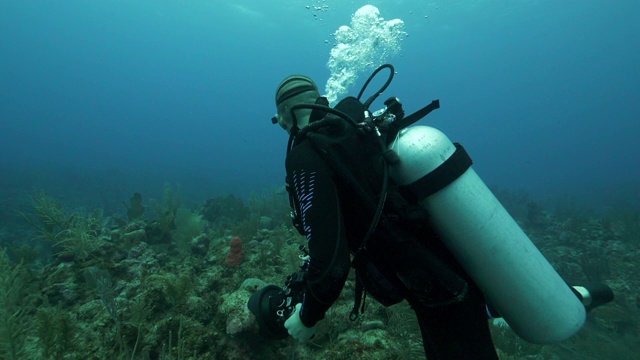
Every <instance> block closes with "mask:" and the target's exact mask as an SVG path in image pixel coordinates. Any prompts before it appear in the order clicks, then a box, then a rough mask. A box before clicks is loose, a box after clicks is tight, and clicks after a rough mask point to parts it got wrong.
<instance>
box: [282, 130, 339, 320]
mask: <svg viewBox="0 0 640 360" xmlns="http://www.w3.org/2000/svg"><path fill="white" fill-rule="evenodd" d="M286 165H287V174H288V176H289V178H290V179H291V182H292V184H291V186H292V187H293V189H294V191H295V196H296V198H297V201H298V202H299V209H300V211H301V213H302V214H301V215H302V224H303V226H304V229H305V236H306V238H307V244H308V248H309V267H308V270H307V285H306V290H305V296H304V300H303V303H302V309H301V313H300V318H301V320H302V322H303V324H304V325H305V326H308V327H311V326H313V325H315V324H316V323H317V322H318V321H319V320H321V319H322V318H323V317H324V314H325V312H326V311H327V310H328V309H329V307H331V305H332V304H333V302H334V301H335V300H336V299H337V298H338V295H339V294H340V292H341V291H342V287H343V286H344V283H345V281H346V278H347V275H348V273H349V267H350V258H349V248H348V245H347V240H346V236H345V231H344V224H343V220H342V214H341V211H340V202H339V199H338V192H337V189H336V185H335V183H334V181H333V178H332V173H331V170H330V169H329V168H328V166H327V165H326V164H325V163H324V162H323V161H322V159H321V158H320V156H318V155H317V153H316V152H315V151H314V150H313V149H312V147H311V146H310V144H309V143H308V142H303V143H301V144H299V145H298V146H296V147H295V148H294V149H293V150H292V151H291V152H290V153H289V155H288V156H287V162H286Z"/></svg>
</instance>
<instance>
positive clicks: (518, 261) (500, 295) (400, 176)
mask: <svg viewBox="0 0 640 360" xmlns="http://www.w3.org/2000/svg"><path fill="white" fill-rule="evenodd" d="M390 149H393V150H394V151H395V152H396V153H397V154H398V156H399V157H400V161H399V162H397V163H396V164H393V165H391V167H390V175H391V178H392V179H393V180H394V181H396V182H397V183H398V184H399V185H400V186H402V187H403V193H405V194H406V195H407V196H408V197H411V198H413V199H414V200H416V201H418V203H419V204H420V205H421V206H422V207H423V208H424V209H426V210H427V212H428V213H429V214H430V218H431V223H432V224H433V226H434V227H435V229H436V231H437V232H438V233H439V234H440V235H441V238H442V241H443V242H444V243H445V245H446V246H447V248H448V249H449V250H450V251H451V252H452V253H453V254H454V256H455V257H456V258H457V260H458V261H459V262H460V264H461V265H462V266H463V267H464V269H465V270H466V271H467V273H468V274H469V275H470V276H471V278H472V279H473V280H474V281H475V283H476V284H477V285H478V286H479V287H480V289H482V291H483V292H484V294H485V297H486V298H487V302H488V303H490V304H491V306H493V307H494V308H495V309H496V310H497V311H498V312H499V313H500V315H501V316H502V317H503V318H504V319H505V321H506V322H507V323H508V324H509V326H510V327H511V328H512V329H513V330H514V331H515V332H516V334H518V336H520V337H521V338H523V339H524V340H526V341H529V342H532V343H537V344H548V343H554V342H558V341H562V340H565V339H567V338H569V337H570V336H572V335H574V334H575V333H576V332H577V331H578V330H579V329H580V328H581V327H582V325H583V324H584V322H585V318H586V311H585V307H584V306H583V304H582V302H581V301H580V300H579V299H578V297H576V296H575V295H574V293H573V291H572V290H571V288H570V287H569V286H568V285H567V284H566V283H565V282H564V280H562V278H561V277H560V275H558V273H557V272H556V271H555V269H554V268H553V267H552V266H551V264H550V263H549V262H548V261H547V259H545V257H544V256H543V255H542V253H540V251H539V250H538V249H537V248H536V246H535V245H534V244H533V243H532V242H531V240H530V239H529V238H528V237H527V235H526V234H525V233H524V232H523V231H522V229H521V228H520V226H519V225H518V224H517V223H516V221H515V220H514V219H513V218H512V217H511V215H509V213H508V212H507V211H506V210H505V208H504V207H503V206H502V204H500V202H499V201H498V199H496V197H495V196H494V195H493V194H492V193H491V191H490V190H489V188H488V187H487V186H486V185H485V184H484V182H483V181H482V179H480V177H479V176H478V174H476V172H475V171H474V170H473V168H472V167H471V161H470V159H469V158H468V156H467V155H466V152H464V149H463V148H462V147H461V146H459V145H454V144H453V143H452V142H451V141H450V140H449V139H448V138H447V136H446V135H445V134H443V133H442V132H440V131H439V130H437V129H434V128H432V127H428V126H413V127H410V128H407V129H404V130H401V131H400V133H399V134H398V137H397V138H396V139H395V140H394V141H393V142H392V143H391V145H390ZM433 174H437V175H438V176H434V175H433ZM443 177H448V179H445V180H443Z"/></svg>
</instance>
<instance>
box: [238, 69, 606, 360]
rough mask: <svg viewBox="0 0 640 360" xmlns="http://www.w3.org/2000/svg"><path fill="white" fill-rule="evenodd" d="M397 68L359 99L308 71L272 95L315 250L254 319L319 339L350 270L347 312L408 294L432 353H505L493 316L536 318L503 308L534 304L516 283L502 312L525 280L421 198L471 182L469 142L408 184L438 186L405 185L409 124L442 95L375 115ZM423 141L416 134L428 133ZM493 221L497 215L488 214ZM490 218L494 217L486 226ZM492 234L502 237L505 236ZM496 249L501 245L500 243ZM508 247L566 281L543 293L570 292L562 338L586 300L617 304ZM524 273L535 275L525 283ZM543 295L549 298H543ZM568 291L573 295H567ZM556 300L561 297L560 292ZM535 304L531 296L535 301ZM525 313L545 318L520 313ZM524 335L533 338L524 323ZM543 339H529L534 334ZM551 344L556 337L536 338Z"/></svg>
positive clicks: (272, 331)
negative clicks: (330, 88) (352, 290)
mask: <svg viewBox="0 0 640 360" xmlns="http://www.w3.org/2000/svg"><path fill="white" fill-rule="evenodd" d="M383 69H389V71H390V76H389V78H388V80H387V82H386V83H385V84H384V86H383V87H382V88H381V89H380V90H379V91H377V92H376V93H375V95H374V96H372V97H371V98H369V99H368V100H367V101H365V102H364V103H363V102H361V101H360V97H361V96H362V94H363V93H364V90H365V88H366V87H367V85H368V84H369V82H370V81H371V80H372V78H373V77H374V76H375V75H376V74H377V73H378V72H379V71H381V70H383ZM393 74H394V69H393V67H392V66H391V65H388V64H387V65H383V66H381V67H380V68H378V69H377V70H376V71H375V72H374V73H373V74H372V75H371V77H370V78H369V80H367V82H366V84H365V85H364V87H363V89H362V90H361V91H360V94H359V95H358V97H357V98H356V97H347V98H345V99H344V100H342V101H340V102H339V103H338V104H337V105H336V106H335V107H333V108H331V107H329V104H328V101H327V100H326V98H324V97H322V96H321V95H320V93H319V91H318V87H317V86H316V84H315V82H314V81H313V80H312V79H310V78H309V77H306V76H303V75H292V76H288V77H287V78H285V79H284V80H283V81H282V82H281V83H280V84H279V85H278V87H277V90H276V96H275V100H276V107H277V114H276V115H275V116H274V118H273V119H272V122H273V123H274V124H276V123H277V124H279V125H280V126H281V127H282V128H283V129H284V130H286V131H287V132H288V133H289V135H290V138H289V144H288V146H287V156H286V162H285V167H286V185H287V189H288V191H289V195H290V202H291V207H292V220H293V224H294V226H295V227H296V229H297V230H298V231H299V232H300V233H301V234H302V235H304V236H305V237H306V241H307V246H306V248H302V250H303V252H304V254H305V255H306V256H304V257H303V260H304V261H303V264H302V265H301V271H299V272H297V273H294V274H292V275H291V276H289V277H288V278H287V281H286V286H285V288H280V287H278V286H275V285H268V286H267V287H265V288H263V289H261V290H259V291H258V292H256V293H255V294H254V295H253V296H252V297H251V299H250V300H249V304H248V306H249V309H250V310H251V311H252V312H253V313H254V314H255V315H256V319H257V322H258V325H259V327H260V329H261V331H262V332H263V333H265V334H267V335H271V336H274V337H280V338H281V337H284V336H286V335H287V334H289V335H291V336H292V337H293V338H295V339H297V340H298V341H301V342H304V341H307V340H309V339H311V338H312V337H313V336H314V334H315V332H316V327H317V324H318V322H319V321H320V320H322V319H323V318H324V316H325V313H326V312H327V310H328V309H329V308H330V307H331V306H332V304H333V303H334V302H335V301H336V299H337V298H338V296H339V294H340V292H341V291H342V288H343V287H344V284H345V282H346V280H347V276H348V274H349V271H350V268H351V267H353V268H354V269H355V273H356V296H355V301H354V308H353V311H352V313H351V315H350V318H351V319H352V320H354V319H355V318H357V316H358V314H359V312H362V311H364V304H365V301H366V300H365V299H366V295H367V294H368V295H371V296H372V297H374V298H375V299H376V300H377V301H379V302H380V303H381V304H382V305H384V306H391V305H394V304H397V303H399V302H401V301H403V300H406V301H407V302H408V303H409V304H410V306H411V308H412V309H413V311H414V312H415V314H416V316H417V320H418V323H419V326H420V330H421V333H422V338H423V345H424V350H425V353H426V356H427V358H428V359H432V360H433V359H462V358H469V356H473V358H476V359H498V356H497V353H496V350H495V347H494V344H493V341H492V339H491V334H490V331H489V323H488V318H490V317H492V316H496V315H497V316H501V315H500V314H504V315H505V316H504V317H505V319H506V320H507V322H509V324H510V325H511V324H512V322H513V323H514V324H516V326H515V327H516V332H517V330H518V329H517V328H518V326H517V324H518V322H519V321H520V318H518V317H519V316H527V315H514V316H512V317H511V318H509V317H508V316H506V315H508V314H511V312H512V310H511V309H510V308H509V306H510V304H511V303H513V302H515V303H516V304H517V305H518V306H520V307H521V308H524V311H522V312H526V311H528V310H527V309H528V308H527V306H529V304H530V301H529V300H527V299H524V295H523V296H522V297H523V299H520V298H518V296H519V294H515V295H514V294H513V292H514V291H511V292H510V293H508V298H509V299H508V302H509V305H502V307H501V308H497V309H496V308H495V307H493V306H492V305H493V303H494V302H495V303H498V304H501V302H500V299H501V298H503V297H505V296H506V295H505V294H507V292H509V291H510V289H511V290H513V289H514V288H515V292H518V293H519V292H526V291H520V290H521V289H520V288H517V286H519V285H517V284H516V283H518V282H520V280H521V279H515V280H514V281H511V279H508V278H505V279H502V278H500V274H498V272H500V273H502V272H504V273H513V272H515V273H517V271H516V270H514V271H509V269H502V271H498V270H500V268H499V267H498V268H495V266H504V267H506V266H508V265H509V264H506V265H501V264H500V261H499V260H492V259H491V257H490V256H486V254H482V253H474V251H476V250H475V248H476V247H478V248H481V246H475V245H474V242H477V241H485V239H484V238H483V235H482V234H476V233H474V232H470V233H469V232H467V233H466V234H465V236H464V238H465V239H466V242H467V243H468V244H472V245H468V246H467V249H463V251H459V250H460V249H457V248H456V245H455V243H454V242H453V240H451V239H449V237H455V236H456V235H451V234H450V233H448V232H447V231H441V230H442V227H441V226H440V227H439V225H437V224H436V223H435V221H436V220H435V219H437V216H434V214H433V212H434V211H431V210H429V209H427V208H425V205H424V203H422V202H421V199H424V198H429V197H432V195H433V194H434V193H444V192H445V190H446V189H448V188H450V187H451V186H450V185H453V184H452V183H453V182H456V181H458V182H459V181H467V182H469V181H471V180H464V179H466V178H465V176H467V175H464V174H467V173H468V172H469V170H470V164H471V161H470V159H469V158H468V156H467V155H466V152H464V151H463V150H460V149H462V148H461V147H459V146H457V145H456V147H454V150H455V153H456V154H461V155H455V156H454V155H451V156H450V158H451V159H454V158H455V159H458V160H455V161H445V162H444V163H445V164H446V165H444V164H438V165H443V166H436V167H439V168H444V170H438V169H436V170H438V171H432V172H433V173H435V174H437V176H435V178H436V179H435V180H434V179H427V181H421V182H419V181H413V180H411V181H410V182H411V183H414V182H415V183H419V186H421V187H422V188H424V187H427V188H429V189H430V190H427V192H426V193H423V192H421V191H414V190H412V189H411V188H410V187H408V186H405V185H406V184H403V182H406V181H405V180H406V179H403V176H402V174H399V173H398V171H395V172H394V169H395V168H397V167H398V166H399V165H398V164H399V163H402V162H403V161H404V163H405V164H407V163H409V162H410V160H409V159H408V158H407V157H406V156H407V153H408V152H410V151H411V150H407V149H411V148H412V147H408V148H405V149H401V148H399V147H398V146H399V145H398V142H399V139H400V138H401V136H402V134H403V129H405V128H406V127H407V126H408V125H411V124H413V123H415V122H416V121H417V120H419V119H420V118H422V117H424V116H425V115H426V114H428V113H429V112H430V111H432V110H434V109H437V108H438V107H439V102H438V101H437V100H436V101H434V102H432V103H431V104H429V105H428V106H426V107H424V108H423V109H421V110H419V111H417V112H416V113H414V114H412V115H410V116H407V117H405V116H404V115H405V114H404V110H403V109H402V104H401V103H400V101H399V100H398V99H397V98H395V97H391V98H389V99H388V100H387V101H385V108H384V109H382V110H380V111H377V112H370V111H369V106H370V105H371V104H372V103H373V101H375V99H376V98H377V97H378V96H379V95H380V94H381V93H382V92H383V91H384V90H385V89H386V87H387V86H388V85H389V83H390V82H391V80H392V78H393ZM425 128H426V127H425ZM422 138H423V137H421V140H415V141H424V140H423V139H422ZM412 141H414V140H412ZM410 145H412V146H413V145H415V144H413V143H412V144H410ZM431 145H433V144H431ZM431 145H430V146H431ZM413 148H414V149H415V146H413ZM420 156H423V157H424V156H425V154H423V153H420ZM460 159H461V160H460ZM419 160H420V161H419V162H420V163H423V162H424V161H423V160H424V159H419ZM427 162H428V161H427ZM449 163H453V165H450V164H449ZM461 164H462V165H461ZM464 164H466V165H464ZM430 172H431V171H430ZM474 174H475V173H474ZM433 177H434V176H432V178H433ZM474 181H475V180H474ZM443 189H445V190H443ZM447 191H448V190H447ZM436 195H437V194H436ZM459 197H460V196H458V198H459ZM466 202H469V203H471V205H470V206H475V205H477V204H474V203H473V200H469V201H466ZM500 208H502V207H500ZM458 210H459V211H465V210H464V209H457V210H456V211H458ZM449 215H450V214H449ZM452 217H453V218H454V219H452V222H454V224H453V227H458V228H459V227H463V226H461V225H460V224H456V223H459V222H461V221H463V220H461V219H464V216H461V217H460V218H459V219H455V217H456V216H455V214H454V216H452ZM474 217H478V216H475V215H474ZM489 217H496V216H495V214H490V215H489ZM498 218H500V217H499V216H498ZM509 219H510V218H509ZM505 222H506V223H507V226H515V225H511V223H509V221H506V220H505ZM486 224H488V225H491V223H489V222H487V223H486ZM486 224H485V225H486ZM514 224H515V222H514ZM497 227H498V228H499V227H500V226H497ZM518 229H519V228H518ZM508 230H509V231H507V232H508V233H509V234H513V233H514V231H511V230H512V229H508ZM490 235H491V236H492V237H496V234H493V233H492V234H490ZM500 236H502V235H500V234H498V235H497V237H500ZM498 240H500V243H504V242H505V241H502V240H503V239H497V240H495V241H498ZM490 241H492V240H491V239H489V240H486V241H485V242H490ZM522 241H524V242H526V241H528V239H526V241H525V240H522ZM522 241H521V242H522ZM507 243H508V241H507ZM490 246H493V247H495V246H494V244H490ZM508 246H511V248H510V249H507V250H508V251H509V252H514V250H513V249H514V248H516V251H515V253H516V255H517V252H518V246H519V247H522V246H524V248H523V249H524V250H522V251H523V252H526V253H527V256H528V257H529V256H530V257H533V258H534V259H535V260H536V262H535V264H527V262H526V261H523V263H524V265H523V267H524V271H525V272H527V273H529V272H538V269H541V270H540V272H541V273H542V274H543V275H541V276H547V277H550V278H551V280H550V281H549V283H551V285H548V286H556V287H558V288H560V287H561V288H562V289H557V288H546V289H545V288H543V289H542V290H541V291H547V292H559V293H561V296H562V297H561V298H559V299H558V300H559V302H560V303H561V304H560V305H559V306H558V307H559V308H560V311H562V312H563V313H568V314H570V315H566V316H567V318H565V319H560V320H558V321H555V320H557V319H554V322H555V324H554V325H553V326H557V327H559V328H562V322H565V323H567V324H568V325H567V328H569V330H567V331H565V333H563V334H560V335H558V336H557V337H558V339H563V338H566V337H567V336H570V335H572V334H573V333H575V332H576V331H577V330H578V329H579V328H580V327H581V325H582V323H583V321H584V313H585V305H589V307H590V308H592V307H595V306H597V305H600V304H602V303H605V302H608V301H611V300H612V298H613V294H612V292H611V289H610V288H608V287H607V286H605V285H602V286H600V287H596V288H594V287H591V288H589V289H587V288H586V287H574V288H572V287H570V286H568V285H566V284H564V283H562V284H561V285H558V284H556V283H554V279H555V278H553V277H554V276H557V274H556V275H554V274H555V272H553V270H552V268H551V266H550V265H549V266H548V268H550V269H551V270H548V271H551V272H553V273H552V274H551V275H549V274H546V273H545V271H546V270H545V268H544V267H545V266H546V265H545V263H546V260H544V258H542V259H539V258H536V256H538V255H536V254H535V253H534V254H532V253H533V251H532V248H531V247H530V246H533V245H527V244H525V245H519V244H516V245H508ZM469 249H472V250H469ZM478 251H481V250H478ZM492 251H493V250H492ZM463 253H471V256H472V257H473V258H474V259H475V258H489V261H491V262H492V264H490V265H487V266H494V267H493V268H491V269H488V270H487V269H484V267H486V266H485V265H484V264H481V267H482V269H480V270H478V269H475V268H474V267H473V266H474V265H473V264H471V265H469V266H468V267H465V263H473V261H467V260H466V259H465V258H464V255H463ZM539 256H540V257H541V256H542V255H539ZM496 257H497V256H496ZM460 259H465V261H464V262H463V261H460ZM516 260H517V259H516ZM493 263H498V265H493ZM541 264H542V265H541ZM527 266H533V267H534V268H535V269H536V271H531V268H527ZM478 273H479V274H478ZM474 275H477V276H474ZM521 276H529V275H521ZM531 276H535V275H531ZM494 278H497V279H498V280H495V281H500V282H501V284H498V285H497V287H496V288H495V289H498V290H495V289H494V288H493V287H492V286H491V284H486V283H487V282H491V281H494V280H493V279H494ZM558 278H559V276H558ZM524 280H525V281H524V282H525V283H526V282H527V279H524ZM532 281H534V282H535V281H536V279H534V280H532ZM545 281H546V279H545ZM542 287H544V285H542ZM503 288H504V289H503ZM488 292H490V293H491V294H488ZM500 292H502V293H500ZM534 293H535V291H534ZM566 294H569V295H568V296H567V295H566ZM488 295H491V296H488ZM527 296H530V294H529V295H527ZM546 297H549V296H543V298H546ZM567 297H571V299H568V300H567V299H566V298H567ZM551 298H552V300H553V299H554V298H553V296H551ZM537 300H538V299H537V298H535V294H534V300H533V301H537ZM562 302H565V303H566V304H565V303H562ZM576 303H577V304H578V306H579V308H578V306H576V305H575V304H576ZM489 304H491V305H489ZM547 305H548V304H542V305H540V306H539V305H538V304H536V305H535V306H536V308H534V309H533V310H531V311H529V312H531V313H533V314H531V316H534V317H540V312H538V311H537V308H538V307H546V306H547ZM575 309H577V310H575ZM574 310H575V311H574ZM553 316H556V317H558V316H561V315H558V314H554V315H553ZM522 321H528V322H535V321H537V320H536V319H532V318H523V319H522ZM558 323H560V326H558ZM530 325H531V324H528V325H525V326H523V328H529V327H531V328H533V329H534V330H532V331H537V332H538V333H548V332H549V331H550V330H549V327H545V326H544V324H543V325H542V326H541V327H540V328H539V329H538V328H536V327H535V326H530ZM551 331H552V332H553V330H551ZM522 333H525V334H526V333H527V330H523V331H522ZM537 335H538V334H534V335H532V336H531V338H533V339H534V340H533V341H534V342H536V336H537ZM541 336H542V335H541ZM544 336H547V335H544ZM525 337H526V336H525ZM555 340H556V339H551V340H548V341H555ZM545 341H547V339H544V338H540V340H539V342H545ZM471 354H472V355H471Z"/></svg>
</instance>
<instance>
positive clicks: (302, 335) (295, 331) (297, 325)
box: [284, 304, 318, 342]
mask: <svg viewBox="0 0 640 360" xmlns="http://www.w3.org/2000/svg"><path fill="white" fill-rule="evenodd" d="M301 308H302V304H298V305H296V308H295V310H293V314H291V316H289V318H288V319H287V321H285V322H284V327H285V328H287V330H288V331H289V335H291V336H292V337H293V338H294V339H296V340H298V341H300V342H305V341H307V340H309V339H311V338H312V337H313V336H314V335H315V334H316V327H317V326H318V325H317V324H316V325H313V326H312V327H310V328H309V327H306V326H305V325H304V324H303V323H302V320H301V319H300V309H301Z"/></svg>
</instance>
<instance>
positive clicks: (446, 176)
mask: <svg viewBox="0 0 640 360" xmlns="http://www.w3.org/2000/svg"><path fill="white" fill-rule="evenodd" d="M454 145H455V147H456V150H455V151H454V153H453V154H452V155H451V156H450V157H449V158H448V159H447V160H445V162H443V163H442V164H440V166H438V167H437V168H435V169H434V170H433V171H432V172H430V173H428V174H427V175H425V176H423V177H421V178H420V179H418V180H416V181H415V182H413V183H411V184H409V185H404V186H400V188H399V191H400V193H401V194H402V195H403V196H405V198H406V199H407V200H409V201H410V202H411V201H413V202H420V201H422V200H424V199H426V198H427V197H429V196H431V195H433V194H435V193H437V192H438V191H440V190H442V189H443V188H444V187H445V186H447V185H449V184H451V183H452V182H454V181H455V180H456V179H457V178H459V177H460V176H461V175H462V174H464V172H465V171H467V169H468V168H469V167H470V166H471V164H472V163H473V161H471V158H470V157H469V154H467V151H466V150H465V149H464V147H462V145H460V144H458V143H454Z"/></svg>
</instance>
